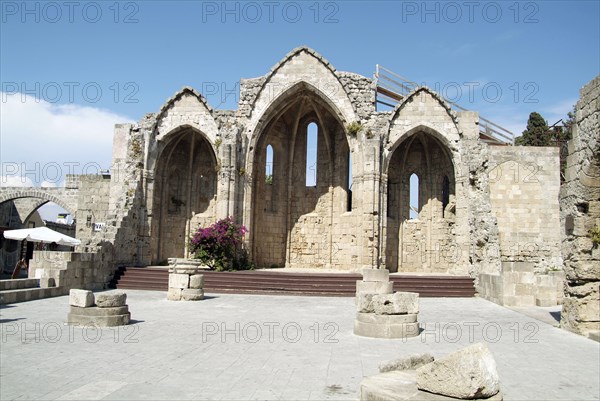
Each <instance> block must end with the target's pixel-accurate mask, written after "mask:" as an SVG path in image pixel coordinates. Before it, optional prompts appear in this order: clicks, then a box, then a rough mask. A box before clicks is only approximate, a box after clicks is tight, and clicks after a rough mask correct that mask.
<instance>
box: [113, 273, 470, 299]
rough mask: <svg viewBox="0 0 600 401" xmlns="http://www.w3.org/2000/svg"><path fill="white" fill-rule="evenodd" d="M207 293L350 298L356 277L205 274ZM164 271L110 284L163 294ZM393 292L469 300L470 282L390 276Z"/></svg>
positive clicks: (132, 275)
mask: <svg viewBox="0 0 600 401" xmlns="http://www.w3.org/2000/svg"><path fill="white" fill-rule="evenodd" d="M202 274H204V281H205V284H204V290H205V291H206V292H209V293H240V294H289V295H321V296H354V295H355V293H356V281H357V280H360V279H361V278H362V276H361V275H359V274H350V273H337V274H336V273H285V272H268V271H241V272H215V271H205V272H203V273H202ZM168 275H169V274H168V269H167V268H160V267H148V268H135V267H128V268H120V269H119V270H118V271H117V273H116V274H115V278H114V279H113V281H112V283H111V284H112V287H114V288H119V289H145V290H154V291H167V289H168V288H167V287H168ZM390 280H391V281H392V282H393V283H394V290H395V291H410V292H417V293H419V294H420V295H421V296H423V297H473V296H475V294H476V292H475V288H474V283H473V279H471V278H469V277H456V276H405V275H403V276H390Z"/></svg>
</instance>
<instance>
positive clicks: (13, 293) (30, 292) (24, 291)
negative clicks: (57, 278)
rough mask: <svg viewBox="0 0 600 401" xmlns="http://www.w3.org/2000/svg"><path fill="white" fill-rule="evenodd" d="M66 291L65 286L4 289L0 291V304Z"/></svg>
mask: <svg viewBox="0 0 600 401" xmlns="http://www.w3.org/2000/svg"><path fill="white" fill-rule="evenodd" d="M68 293H69V290H68V288H65V287H49V288H21V289H17V290H5V291H0V305H4V304H14V303H17V302H25V301H32V300H34V299H42V298H50V297H59V296H61V295H67V294H68Z"/></svg>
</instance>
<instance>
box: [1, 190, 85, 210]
mask: <svg viewBox="0 0 600 401" xmlns="http://www.w3.org/2000/svg"><path fill="white" fill-rule="evenodd" d="M24 198H33V199H38V200H39V202H35V204H36V207H35V209H37V208H39V207H40V206H42V205H44V204H46V203H48V202H54V203H56V204H57V205H59V206H60V207H62V208H63V209H65V210H66V211H67V212H69V213H70V214H71V216H75V215H76V213H77V188H64V187H60V188H38V187H2V188H0V205H2V204H3V203H4V202H9V201H15V200H17V199H24ZM35 209H34V210H35ZM31 212H33V210H32V211H31Z"/></svg>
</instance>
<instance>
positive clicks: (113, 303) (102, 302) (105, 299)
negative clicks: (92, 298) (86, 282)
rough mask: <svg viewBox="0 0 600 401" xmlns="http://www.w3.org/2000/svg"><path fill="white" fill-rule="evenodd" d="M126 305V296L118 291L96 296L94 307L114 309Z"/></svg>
mask: <svg viewBox="0 0 600 401" xmlns="http://www.w3.org/2000/svg"><path fill="white" fill-rule="evenodd" d="M126 303H127V294H126V293H124V292H120V291H109V292H102V293H100V294H96V306H98V307H99V308H116V307H119V306H124V305H125V304H126Z"/></svg>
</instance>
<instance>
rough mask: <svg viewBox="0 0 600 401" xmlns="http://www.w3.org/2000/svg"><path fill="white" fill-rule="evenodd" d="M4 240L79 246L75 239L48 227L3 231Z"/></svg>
mask: <svg viewBox="0 0 600 401" xmlns="http://www.w3.org/2000/svg"><path fill="white" fill-rule="evenodd" d="M4 238H6V239H14V240H18V241H23V240H26V241H29V242H41V243H44V244H51V243H53V242H54V243H56V244H58V245H67V246H76V245H79V244H81V241H80V240H78V239H77V238H73V237H69V236H68V235H64V234H61V233H59V232H56V231H54V230H51V229H49V228H48V227H37V228H24V229H22V230H8V231H4Z"/></svg>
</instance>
